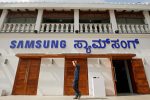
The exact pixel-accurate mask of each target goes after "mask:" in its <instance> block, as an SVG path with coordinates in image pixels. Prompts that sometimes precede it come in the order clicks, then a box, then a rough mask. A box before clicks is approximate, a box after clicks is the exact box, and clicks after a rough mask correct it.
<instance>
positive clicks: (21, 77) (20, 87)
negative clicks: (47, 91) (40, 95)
mask: <svg viewBox="0 0 150 100" xmlns="http://www.w3.org/2000/svg"><path fill="white" fill-rule="evenodd" d="M40 63H41V59H28V58H20V60H19V64H18V68H17V72H16V77H15V82H14V86H13V91H12V94H13V95H36V93H37V85H38V78H39V71H40Z"/></svg>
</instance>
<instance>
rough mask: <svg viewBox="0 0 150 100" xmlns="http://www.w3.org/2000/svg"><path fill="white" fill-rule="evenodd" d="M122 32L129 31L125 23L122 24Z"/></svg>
mask: <svg viewBox="0 0 150 100" xmlns="http://www.w3.org/2000/svg"><path fill="white" fill-rule="evenodd" d="M122 32H123V33H127V30H126V25H125V24H123V25H122Z"/></svg>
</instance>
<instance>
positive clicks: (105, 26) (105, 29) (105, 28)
mask: <svg viewBox="0 0 150 100" xmlns="http://www.w3.org/2000/svg"><path fill="white" fill-rule="evenodd" d="M103 28H104V33H107V25H106V24H103Z"/></svg>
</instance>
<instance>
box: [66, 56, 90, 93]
mask: <svg viewBox="0 0 150 100" xmlns="http://www.w3.org/2000/svg"><path fill="white" fill-rule="evenodd" d="M73 60H77V61H78V63H79V64H80V77H79V78H80V79H79V90H80V92H81V94H82V95H88V94H89V88H88V67H87V59H86V58H65V75H64V95H74V90H73V87H72V84H73V79H74V70H75V67H74V66H73V65H72V61H73Z"/></svg>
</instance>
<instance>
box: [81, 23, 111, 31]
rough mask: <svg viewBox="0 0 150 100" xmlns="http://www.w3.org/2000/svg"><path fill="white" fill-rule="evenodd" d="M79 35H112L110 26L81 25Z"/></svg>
mask: <svg viewBox="0 0 150 100" xmlns="http://www.w3.org/2000/svg"><path fill="white" fill-rule="evenodd" d="M80 33H112V26H111V24H106V23H104V24H95V23H81V24H80Z"/></svg>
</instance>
